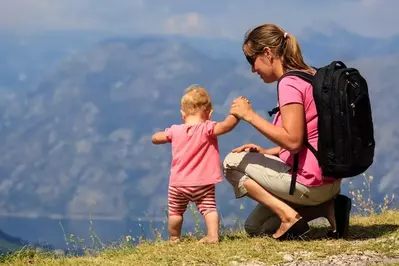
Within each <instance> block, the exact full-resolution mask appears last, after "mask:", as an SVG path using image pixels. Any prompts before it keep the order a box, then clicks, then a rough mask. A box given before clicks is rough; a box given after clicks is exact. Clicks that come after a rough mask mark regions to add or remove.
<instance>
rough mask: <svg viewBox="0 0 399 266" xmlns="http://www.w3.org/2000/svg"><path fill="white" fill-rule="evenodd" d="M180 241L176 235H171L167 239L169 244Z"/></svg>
mask: <svg viewBox="0 0 399 266" xmlns="http://www.w3.org/2000/svg"><path fill="white" fill-rule="evenodd" d="M179 242H180V238H178V237H176V236H172V237H171V238H170V239H169V243H170V244H177V243H179Z"/></svg>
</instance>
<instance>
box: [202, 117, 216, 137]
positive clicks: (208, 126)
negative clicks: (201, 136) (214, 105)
mask: <svg viewBox="0 0 399 266" xmlns="http://www.w3.org/2000/svg"><path fill="white" fill-rule="evenodd" d="M215 126H216V121H209V120H208V121H206V123H205V132H206V135H207V136H213V130H214V129H215Z"/></svg>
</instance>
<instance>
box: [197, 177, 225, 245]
mask: <svg viewBox="0 0 399 266" xmlns="http://www.w3.org/2000/svg"><path fill="white" fill-rule="evenodd" d="M201 194H202V195H201V196H200V197H199V198H198V199H196V201H195V203H196V204H197V207H198V210H199V212H200V213H201V214H202V215H203V216H204V219H205V224H206V227H207V235H206V236H205V237H204V238H202V239H201V240H200V242H201V243H217V242H219V215H218V212H217V210H216V199H215V185H206V186H204V187H203V188H202V189H201Z"/></svg>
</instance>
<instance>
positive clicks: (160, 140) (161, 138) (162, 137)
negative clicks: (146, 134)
mask: <svg viewBox="0 0 399 266" xmlns="http://www.w3.org/2000/svg"><path fill="white" fill-rule="evenodd" d="M168 142H170V141H169V138H168V137H167V135H166V132H165V131H159V132H157V133H155V134H154V135H152V143H153V144H165V143H168Z"/></svg>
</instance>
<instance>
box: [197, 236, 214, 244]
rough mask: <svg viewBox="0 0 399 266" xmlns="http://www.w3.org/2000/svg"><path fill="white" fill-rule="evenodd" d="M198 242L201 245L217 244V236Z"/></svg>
mask: <svg viewBox="0 0 399 266" xmlns="http://www.w3.org/2000/svg"><path fill="white" fill-rule="evenodd" d="M198 242H199V243H203V244H217V243H219V238H218V237H217V236H205V237H203V238H201V239H200V240H199V241H198Z"/></svg>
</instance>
